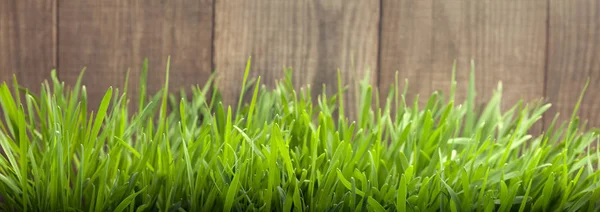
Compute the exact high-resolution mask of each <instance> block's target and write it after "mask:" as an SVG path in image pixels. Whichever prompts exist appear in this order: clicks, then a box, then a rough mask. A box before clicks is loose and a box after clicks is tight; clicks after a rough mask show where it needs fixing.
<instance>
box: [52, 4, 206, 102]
mask: <svg viewBox="0 0 600 212" xmlns="http://www.w3.org/2000/svg"><path fill="white" fill-rule="evenodd" d="M212 6H213V4H212V1H211V0H199V1H185V0H175V1H168V2H167V1H160V0H151V1H141V0H136V1H125V0H118V1H113V0H97V1H70V0H60V1H59V32H60V34H59V66H60V67H59V68H60V73H61V76H62V79H63V80H65V81H67V82H69V83H72V84H73V83H74V82H75V81H76V79H77V76H78V74H79V73H80V71H81V69H82V68H83V67H84V66H85V67H87V71H86V74H85V76H84V84H85V85H86V86H87V89H88V94H89V96H91V97H92V98H93V99H92V101H91V102H92V103H93V104H94V105H97V104H98V103H99V101H100V99H101V98H102V96H103V94H104V92H106V89H107V88H108V87H109V86H116V87H121V88H122V86H123V85H124V84H123V82H124V80H125V75H126V73H127V70H128V68H131V72H130V87H129V89H130V91H131V92H130V98H131V99H132V100H134V99H135V98H134V97H135V96H136V95H137V88H138V85H139V84H138V78H139V77H138V76H139V74H140V72H141V65H142V62H143V60H144V58H148V59H149V77H148V85H149V88H148V89H149V92H155V91H157V90H158V89H160V87H161V86H162V85H163V84H164V76H165V67H166V62H167V57H168V56H169V55H170V56H171V72H170V76H169V77H170V81H171V83H170V84H171V86H170V87H171V89H180V88H186V89H187V88H189V87H190V86H192V85H197V84H201V83H203V82H205V81H206V79H207V78H208V76H209V75H210V73H211V61H212V58H211V54H212V53H211V52H212V18H213V10H212ZM132 95H133V96H132ZM134 102H135V101H134ZM132 104H133V103H132ZM134 105H135V104H134Z"/></svg>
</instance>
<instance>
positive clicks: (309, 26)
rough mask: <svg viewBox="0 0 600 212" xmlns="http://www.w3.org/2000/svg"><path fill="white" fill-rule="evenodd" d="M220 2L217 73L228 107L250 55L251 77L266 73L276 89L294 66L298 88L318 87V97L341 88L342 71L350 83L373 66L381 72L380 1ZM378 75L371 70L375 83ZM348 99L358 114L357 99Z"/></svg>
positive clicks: (266, 79) (268, 82)
mask: <svg viewBox="0 0 600 212" xmlns="http://www.w3.org/2000/svg"><path fill="white" fill-rule="evenodd" d="M215 3H216V6H215V41H214V43H215V55H214V59H215V69H216V71H217V73H219V77H220V87H221V89H224V90H223V93H224V97H225V102H226V104H232V105H234V104H235V102H236V100H237V98H238V97H239V94H240V88H241V81H242V78H243V72H244V67H245V64H246V60H247V59H248V57H249V56H252V70H251V77H257V76H258V75H260V76H261V77H262V81H263V82H265V84H266V85H271V86H272V85H273V84H274V82H275V80H278V79H281V78H283V76H284V72H283V67H284V66H285V67H291V68H293V70H295V71H294V72H293V79H294V84H295V86H296V87H305V85H306V84H312V89H313V94H315V93H319V92H320V91H321V85H322V84H326V85H327V87H328V91H330V93H331V92H333V91H336V90H337V89H336V88H335V87H336V86H337V82H336V81H337V79H336V75H337V74H336V69H337V68H340V71H341V73H342V76H343V80H344V81H345V83H346V84H351V83H352V82H353V81H354V80H358V79H362V78H363V77H364V76H366V74H367V73H369V72H367V68H369V67H370V68H371V70H376V69H377V67H376V66H377V49H378V26H379V6H380V5H379V1H377V0H347V1H341V0H336V1H316V0H313V1H275V0H271V1H267V0H265V1H245V0H216V2H215ZM352 64H353V65H352ZM375 73H376V72H375V71H371V72H370V74H371V79H372V82H375V81H376V74H375ZM354 88H355V87H354V86H353V87H351V89H350V91H349V93H348V94H351V93H353V92H354V91H355V89H354ZM346 97H347V98H346V100H345V101H346V105H348V106H349V107H350V110H352V106H353V105H355V104H353V103H354V102H355V101H356V99H355V98H352V97H353V95H346Z"/></svg>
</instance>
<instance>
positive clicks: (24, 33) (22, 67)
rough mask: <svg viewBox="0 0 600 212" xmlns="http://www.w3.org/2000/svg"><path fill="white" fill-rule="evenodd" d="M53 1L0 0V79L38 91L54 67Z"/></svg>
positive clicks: (54, 6) (54, 9) (54, 3)
mask: <svg viewBox="0 0 600 212" xmlns="http://www.w3.org/2000/svg"><path fill="white" fill-rule="evenodd" d="M55 11H56V2H55V1H53V0H49V1H34V0H20V1H16V0H3V1H0V82H7V83H8V84H12V83H11V82H12V80H13V78H12V77H13V74H14V75H15V76H16V77H17V80H18V82H19V84H21V85H22V86H24V87H27V88H29V89H31V90H32V91H34V92H39V88H40V85H41V83H42V82H43V80H45V79H49V78H50V72H51V70H52V69H53V68H55V65H56V63H55V55H56V45H55V40H56V39H55V30H56V29H55V24H54V23H55V21H56V20H55V17H56V16H55Z"/></svg>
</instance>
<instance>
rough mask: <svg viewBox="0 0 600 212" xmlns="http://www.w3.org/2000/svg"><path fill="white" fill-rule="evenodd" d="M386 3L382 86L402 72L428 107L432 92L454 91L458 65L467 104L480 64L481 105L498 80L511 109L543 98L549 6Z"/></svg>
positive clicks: (441, 0) (436, 0)
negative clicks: (454, 67)
mask: <svg viewBox="0 0 600 212" xmlns="http://www.w3.org/2000/svg"><path fill="white" fill-rule="evenodd" d="M383 2H384V3H383V20H382V23H384V24H383V25H382V27H383V28H382V41H381V42H382V45H381V46H382V52H381V53H382V55H381V67H382V69H381V73H380V76H381V83H380V85H381V86H382V87H386V86H387V85H389V84H391V83H393V81H392V80H393V76H394V72H395V71H396V70H398V71H399V76H400V78H401V79H404V78H408V80H409V86H411V88H412V89H410V90H409V95H413V96H414V95H416V94H420V95H421V96H422V97H420V99H419V100H420V103H422V104H424V103H425V102H426V101H427V99H426V98H423V97H429V96H430V95H431V94H432V92H433V91H437V90H439V91H442V92H443V93H446V94H447V93H448V92H449V91H450V85H451V76H452V65H453V62H454V61H455V60H456V61H457V73H456V79H457V82H458V86H457V98H458V101H463V100H464V99H465V98H466V92H467V87H468V80H469V73H470V69H471V66H470V61H471V59H474V60H475V64H476V65H475V66H476V87H477V95H478V97H477V102H478V103H480V104H481V103H484V102H485V101H486V100H489V98H490V97H491V95H492V94H493V92H494V90H495V89H496V87H497V84H498V82H499V81H502V83H503V89H504V101H503V105H502V106H503V108H505V109H507V108H508V106H510V105H513V104H514V103H516V102H517V101H518V100H520V99H524V100H526V101H532V100H535V99H539V98H542V97H543V89H544V86H543V85H544V63H545V44H546V39H545V37H546V27H545V26H546V14H547V13H546V3H545V1H518V0H511V1H481V0H466V1H455V0H453V1H448V0H427V1H411V0H402V1H396V0H384V1H383ZM540 127H541V126H538V128H540ZM538 130H539V129H538Z"/></svg>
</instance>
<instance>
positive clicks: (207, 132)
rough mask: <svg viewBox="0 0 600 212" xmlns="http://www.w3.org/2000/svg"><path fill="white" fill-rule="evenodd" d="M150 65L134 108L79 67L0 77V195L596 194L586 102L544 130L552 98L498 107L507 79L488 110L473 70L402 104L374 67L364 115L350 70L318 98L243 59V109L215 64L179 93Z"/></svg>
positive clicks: (490, 204) (81, 199)
mask: <svg viewBox="0 0 600 212" xmlns="http://www.w3.org/2000/svg"><path fill="white" fill-rule="evenodd" d="M248 65H250V63H248ZM143 67H144V69H143V70H142V75H141V76H139V77H140V82H141V85H140V88H139V96H138V97H136V99H137V100H138V102H137V104H138V105H139V107H138V108H130V106H129V103H130V102H129V101H128V99H129V96H128V95H127V90H126V88H125V90H124V91H122V92H121V91H119V90H118V89H112V88H111V89H109V90H108V91H107V92H106V95H104V98H103V99H102V102H101V104H100V105H99V106H94V107H91V106H90V105H89V103H88V100H87V94H86V88H85V87H84V86H82V85H81V84H80V81H81V77H80V80H79V81H78V82H77V84H76V85H75V86H74V87H73V88H72V89H71V88H68V87H67V86H65V85H64V83H62V82H61V81H59V79H57V78H56V75H55V74H53V75H52V79H50V81H49V82H46V83H45V84H44V85H43V88H42V89H41V92H40V93H39V94H33V93H30V92H28V91H27V90H26V89H17V88H19V87H18V85H17V84H16V82H17V81H16V80H15V81H14V82H13V83H11V84H14V86H9V85H8V84H7V83H5V84H4V85H2V86H1V87H0V105H1V108H2V113H3V115H4V117H3V118H4V119H3V121H2V124H1V125H0V128H1V132H0V147H1V148H2V149H3V152H4V153H3V155H2V156H1V157H0V195H1V197H2V198H3V200H2V203H1V205H0V209H2V210H4V211H26V210H29V211H223V210H225V211H230V210H231V211H290V210H294V211H555V210H566V211H595V210H598V209H599V208H600V201H599V200H600V189H599V186H600V179H599V177H600V175H599V172H598V170H597V166H598V163H600V152H599V151H598V149H597V148H595V147H596V146H597V143H598V142H599V136H600V131H599V130H597V129H589V130H586V129H585V123H584V122H581V121H580V120H579V119H578V118H577V116H576V113H577V109H576V110H575V111H574V112H573V116H572V117H571V119H570V122H567V123H558V122H557V121H556V120H558V119H556V118H555V119H554V120H555V122H553V123H552V125H550V126H546V127H547V132H546V133H543V134H542V135H532V134H530V128H531V127H532V125H533V124H534V123H536V122H538V121H540V119H541V115H542V114H544V112H545V111H546V110H547V109H548V108H549V107H550V106H549V105H542V104H535V103H534V104H525V103H523V102H520V103H518V104H516V105H514V107H512V108H511V109H509V110H507V111H502V110H501V108H500V106H499V105H500V102H501V92H502V86H501V85H499V86H498V89H497V90H496V92H495V94H494V95H493V96H492V97H491V98H490V99H489V101H488V104H487V106H485V107H484V108H482V110H477V109H476V108H478V107H477V106H476V104H475V84H474V83H475V81H474V80H473V79H474V77H471V82H470V83H469V89H468V90H469V93H468V95H467V98H466V99H467V100H466V101H465V102H456V101H455V98H454V96H455V87H456V83H455V81H454V79H453V82H454V83H453V84H452V87H451V88H450V90H451V92H450V93H449V95H447V96H445V95H442V94H441V93H434V94H432V95H430V96H429V98H428V101H427V104H425V105H418V103H417V102H418V101H416V100H415V101H414V102H406V101H405V99H406V98H407V96H408V95H411V96H412V95H413V94H407V93H406V90H407V89H406V87H404V88H400V87H399V83H396V84H395V85H394V86H393V87H392V89H391V90H390V91H389V92H385V93H384V92H381V93H377V92H376V90H377V89H375V88H373V87H371V85H369V83H368V82H367V81H366V80H365V81H363V82H361V83H360V86H359V92H358V97H357V98H358V99H359V101H358V105H356V106H355V107H354V108H356V109H357V110H356V111H358V115H357V116H356V117H357V118H356V120H355V121H353V120H350V119H348V118H347V117H348V116H347V115H348V114H347V111H349V109H348V108H349V105H348V102H345V101H343V95H344V93H343V92H342V90H344V89H345V86H343V85H345V84H343V83H344V82H341V80H338V83H339V85H338V86H337V90H338V92H337V93H335V94H334V95H332V96H327V92H324V91H323V92H322V91H318V92H319V93H321V95H319V97H318V98H317V99H313V98H314V97H313V95H312V94H311V89H310V87H306V86H305V87H304V88H302V89H299V90H296V89H294V86H293V85H292V80H291V73H290V72H289V70H288V71H286V77H285V78H284V79H282V80H280V81H278V83H277V86H275V87H274V88H267V87H265V86H263V85H261V84H260V78H259V79H257V80H256V81H252V80H250V79H248V77H247V76H248V70H249V69H248V68H247V69H246V72H245V74H244V82H243V87H244V91H242V93H243V94H246V95H244V96H245V97H247V98H250V97H251V99H249V100H250V101H242V100H243V99H245V98H242V96H240V98H239V99H240V101H239V103H238V105H239V106H238V107H236V108H237V109H236V110H233V109H234V108H231V107H229V106H224V105H223V104H222V103H221V101H220V99H221V97H220V93H219V92H218V89H217V87H216V86H215V83H212V82H213V79H214V78H212V77H211V78H210V79H209V81H208V83H207V84H206V85H205V86H203V87H199V86H196V87H194V88H193V89H191V92H192V93H191V94H189V93H185V92H181V93H176V92H169V90H168V89H167V85H168V81H167V82H165V84H164V85H165V86H163V89H162V90H160V91H159V92H157V93H155V94H148V93H147V92H148V90H147V89H146V82H147V80H146V77H147V74H148V73H147V61H146V62H145V63H144V65H143ZM53 73H54V72H53ZM472 74H473V73H472ZM167 76H168V68H167ZM167 79H168V78H167ZM340 79H341V78H340ZM396 82H398V79H396ZM582 87H583V86H582ZM189 90H190V89H188V92H189ZM176 96H191V98H189V99H188V98H181V99H179V98H178V97H176ZM580 101H581V100H580ZM380 102H381V104H380ZM345 104H346V105H345ZM573 104H574V105H576V106H577V107H576V108H578V107H579V104H580V102H573ZM90 108H98V109H97V110H95V111H93V112H91V109H90ZM234 111H235V112H234ZM336 114H341V115H339V116H338V115H336Z"/></svg>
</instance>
